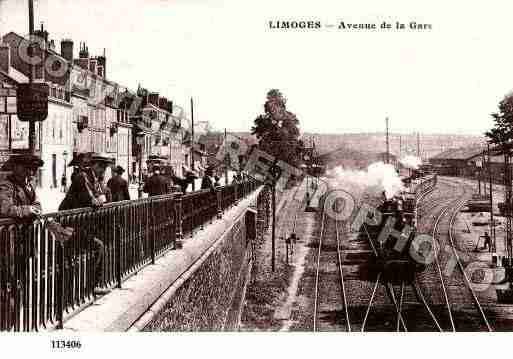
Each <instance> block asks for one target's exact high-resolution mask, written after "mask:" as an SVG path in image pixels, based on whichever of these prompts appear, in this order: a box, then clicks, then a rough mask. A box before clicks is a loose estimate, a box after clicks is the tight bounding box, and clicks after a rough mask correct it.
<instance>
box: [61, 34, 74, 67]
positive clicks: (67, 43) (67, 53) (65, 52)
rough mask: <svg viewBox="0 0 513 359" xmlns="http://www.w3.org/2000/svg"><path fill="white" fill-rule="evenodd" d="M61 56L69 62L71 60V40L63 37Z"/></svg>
mask: <svg viewBox="0 0 513 359" xmlns="http://www.w3.org/2000/svg"><path fill="white" fill-rule="evenodd" d="M61 56H62V57H64V58H65V59H66V60H68V61H69V62H73V40H71V39H64V40H62V41H61Z"/></svg>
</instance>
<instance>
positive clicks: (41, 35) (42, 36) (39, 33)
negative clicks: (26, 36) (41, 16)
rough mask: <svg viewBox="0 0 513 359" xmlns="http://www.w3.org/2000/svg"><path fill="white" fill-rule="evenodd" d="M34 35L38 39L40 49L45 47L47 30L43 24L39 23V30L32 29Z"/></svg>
mask: <svg viewBox="0 0 513 359" xmlns="http://www.w3.org/2000/svg"><path fill="white" fill-rule="evenodd" d="M34 35H35V36H36V37H37V40H38V41H39V46H40V48H41V49H46V48H47V47H46V44H47V43H48V35H49V34H48V31H46V30H45V28H44V24H43V23H41V30H36V31H34Z"/></svg>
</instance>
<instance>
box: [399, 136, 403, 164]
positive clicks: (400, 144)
mask: <svg viewBox="0 0 513 359" xmlns="http://www.w3.org/2000/svg"><path fill="white" fill-rule="evenodd" d="M402 152H403V142H402V138H401V135H399V158H401V157H402Z"/></svg>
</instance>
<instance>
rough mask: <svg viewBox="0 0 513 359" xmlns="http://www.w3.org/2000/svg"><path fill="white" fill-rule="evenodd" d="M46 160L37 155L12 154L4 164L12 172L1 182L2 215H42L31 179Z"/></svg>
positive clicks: (13, 216) (17, 216)
mask: <svg viewBox="0 0 513 359" xmlns="http://www.w3.org/2000/svg"><path fill="white" fill-rule="evenodd" d="M43 164H44V162H43V161H42V160H41V159H40V158H39V157H37V156H35V155H30V154H26V155H25V154H24V155H12V156H11V157H9V159H8V160H7V162H6V163H5V165H4V169H5V170H10V171H12V173H11V174H10V175H9V176H7V178H6V179H5V180H4V181H2V182H0V216H1V217H10V218H16V219H22V220H32V219H35V218H37V217H39V216H40V215H41V203H40V202H39V200H38V199H37V195H36V191H35V189H34V187H33V186H32V184H31V181H32V180H33V179H34V177H35V176H36V173H37V170H38V168H40V167H42V166H43Z"/></svg>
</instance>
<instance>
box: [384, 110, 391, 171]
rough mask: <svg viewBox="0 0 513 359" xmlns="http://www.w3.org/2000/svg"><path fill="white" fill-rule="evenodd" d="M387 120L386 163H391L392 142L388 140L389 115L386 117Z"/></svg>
mask: <svg viewBox="0 0 513 359" xmlns="http://www.w3.org/2000/svg"><path fill="white" fill-rule="evenodd" d="M385 121H386V127H387V134H386V143H387V154H386V163H387V164H389V163H390V144H389V142H388V117H387V118H386V119H385Z"/></svg>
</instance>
